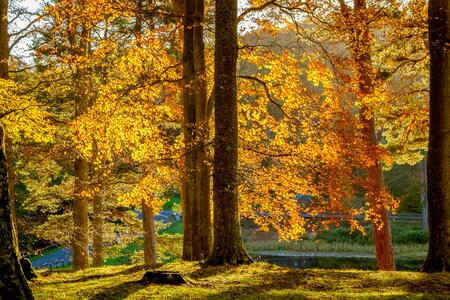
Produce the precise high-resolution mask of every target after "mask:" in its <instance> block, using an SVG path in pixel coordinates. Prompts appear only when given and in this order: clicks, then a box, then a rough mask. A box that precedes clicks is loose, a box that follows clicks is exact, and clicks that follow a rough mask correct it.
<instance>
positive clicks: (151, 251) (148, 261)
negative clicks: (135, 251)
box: [142, 200, 156, 266]
mask: <svg viewBox="0 0 450 300" xmlns="http://www.w3.org/2000/svg"><path fill="white" fill-rule="evenodd" d="M154 217H155V213H154V212H153V207H152V206H151V205H149V204H148V203H147V201H145V200H143V201H142V229H143V231H144V264H145V265H146V266H152V265H154V264H156V229H155V220H154Z"/></svg>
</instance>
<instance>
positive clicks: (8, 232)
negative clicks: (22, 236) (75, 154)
mask: <svg viewBox="0 0 450 300" xmlns="http://www.w3.org/2000/svg"><path fill="white" fill-rule="evenodd" d="M0 2H1V0H0ZM3 4H4V3H0V7H2V6H3ZM2 8H3V7H2ZM0 143H1V149H0V190H1V196H0V197H1V198H0V299H34V297H33V293H32V292H31V289H30V288H29V286H28V283H27V280H26V278H25V275H24V274H23V271H22V268H21V266H20V263H19V253H18V251H17V247H16V246H15V245H14V233H13V220H12V212H11V202H10V199H9V191H8V171H7V168H6V155H5V132H4V129H3V127H1V126H0Z"/></svg>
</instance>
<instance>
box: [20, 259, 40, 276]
mask: <svg viewBox="0 0 450 300" xmlns="http://www.w3.org/2000/svg"><path fill="white" fill-rule="evenodd" d="M20 265H21V267H22V271H23V274H24V275H25V278H26V279H27V280H31V279H33V278H37V275H36V273H35V272H34V269H33V266H32V265H31V261H30V260H29V259H28V258H21V259H20Z"/></svg>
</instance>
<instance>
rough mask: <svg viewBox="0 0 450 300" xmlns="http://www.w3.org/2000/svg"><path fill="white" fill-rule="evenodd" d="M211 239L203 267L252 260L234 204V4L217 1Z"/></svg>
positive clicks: (236, 206) (235, 132) (232, 1)
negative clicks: (209, 249)
mask: <svg viewBox="0 0 450 300" xmlns="http://www.w3.org/2000/svg"><path fill="white" fill-rule="evenodd" d="M215 24H216V29H215V44H216V47H215V70H214V74H215V75H214V85H215V103H214V105H215V107H214V114H215V122H216V123H215V142H214V175H213V189H214V198H213V204H214V239H213V249H212V253H211V255H210V256H209V257H208V258H207V260H206V264H207V265H213V266H214V265H224V264H230V265H240V264H247V263H251V262H252V259H251V258H250V257H249V256H248V254H247V252H246V251H245V249H244V245H243V243H242V237H241V228H240V221H239V202H238V178H237V163H238V126H237V84H236V63H237V57H238V44H237V0H217V1H216V15H215Z"/></svg>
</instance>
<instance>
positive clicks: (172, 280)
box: [141, 271, 188, 285]
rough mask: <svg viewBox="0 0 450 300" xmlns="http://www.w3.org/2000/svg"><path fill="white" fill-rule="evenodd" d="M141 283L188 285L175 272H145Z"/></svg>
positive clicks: (180, 275)
mask: <svg viewBox="0 0 450 300" xmlns="http://www.w3.org/2000/svg"><path fill="white" fill-rule="evenodd" d="M141 281H142V282H146V283H156V284H171V285H182V284H186V283H188V282H187V281H186V279H185V278H184V277H183V275H182V274H181V273H180V272H175V271H147V272H146V273H145V274H144V276H143V277H142V279H141Z"/></svg>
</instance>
